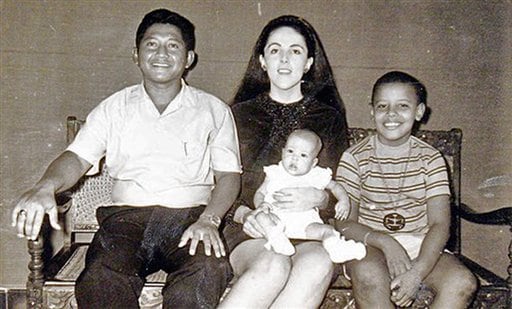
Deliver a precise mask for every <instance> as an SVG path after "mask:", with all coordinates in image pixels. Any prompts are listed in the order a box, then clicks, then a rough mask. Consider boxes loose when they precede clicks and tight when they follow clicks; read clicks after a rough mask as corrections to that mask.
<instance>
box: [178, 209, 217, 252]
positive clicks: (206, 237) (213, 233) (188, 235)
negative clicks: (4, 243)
mask: <svg viewBox="0 0 512 309" xmlns="http://www.w3.org/2000/svg"><path fill="white" fill-rule="evenodd" d="M189 239H190V240H191V241H190V249H189V251H188V252H189V254H190V255H195V254H196V249H197V245H198V244H199V242H200V241H202V242H203V245H204V253H205V254H206V255H207V256H210V255H211V254H212V251H211V250H212V247H213V251H214V252H215V256H216V257H221V256H226V250H225V248H224V244H223V243H222V239H221V238H220V235H219V231H218V230H217V226H216V225H215V224H214V223H213V222H211V221H209V220H207V219H204V218H201V217H200V218H199V220H197V221H196V222H195V223H193V224H192V225H191V226H189V227H188V228H187V229H186V230H185V232H184V233H183V235H182V236H181V240H180V243H179V245H178V247H180V248H182V247H184V246H185V245H186V244H187V242H188V240H189Z"/></svg>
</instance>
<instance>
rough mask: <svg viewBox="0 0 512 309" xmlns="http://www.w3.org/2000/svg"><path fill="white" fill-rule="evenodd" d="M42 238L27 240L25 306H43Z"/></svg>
mask: <svg viewBox="0 0 512 309" xmlns="http://www.w3.org/2000/svg"><path fill="white" fill-rule="evenodd" d="M43 250H44V248H43V239H42V237H38V238H37V239H36V240H29V241H28V253H29V254H30V262H29V264H28V269H29V275H28V281H27V308H36V309H40V308H41V309H42V308H43V284H44V273H43V267H44V263H43Z"/></svg>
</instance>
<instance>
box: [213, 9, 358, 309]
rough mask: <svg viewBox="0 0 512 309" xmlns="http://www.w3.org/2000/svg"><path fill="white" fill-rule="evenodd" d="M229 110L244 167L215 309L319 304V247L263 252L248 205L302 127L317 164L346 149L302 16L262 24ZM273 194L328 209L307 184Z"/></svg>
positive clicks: (322, 195) (322, 265)
mask: <svg viewBox="0 0 512 309" xmlns="http://www.w3.org/2000/svg"><path fill="white" fill-rule="evenodd" d="M232 110H233V114H234V116H235V120H236V123H237V128H238V136H239V142H240V147H241V159H242V165H243V171H244V172H243V174H242V190H241V194H240V197H239V199H238V201H237V203H236V205H235V207H234V209H233V211H232V215H233V217H234V218H233V221H234V222H230V223H229V222H228V224H227V225H226V228H225V230H224V234H225V236H226V241H227V243H228V247H229V248H230V251H231V255H230V261H231V265H232V266H233V270H234V273H235V277H236V280H237V281H236V283H235V284H234V285H233V287H232V289H231V291H230V293H229V294H228V295H227V296H226V297H225V299H224V301H223V303H221V305H220V307H224V308H244V307H253V308H268V307H290V308H291V307H301V308H305V307H306V308H307V307H311V308H314V307H318V306H319V305H320V303H321V301H322V299H323V296H324V294H325V292H326V290H327V288H328V286H329V283H330V282H331V277H332V273H333V264H332V263H331V260H330V259H329V256H328V254H327V252H325V250H324V249H323V248H322V244H321V243H320V242H318V241H300V240H299V241H296V242H295V247H296V253H295V254H294V255H293V256H285V255H281V254H278V253H275V252H273V251H269V250H266V249H264V246H263V244H264V243H265V239H264V238H262V237H263V230H262V229H261V226H259V224H258V218H257V215H258V214H261V211H258V210H255V209H254V205H253V197H254V193H255V191H256V190H257V188H258V187H259V185H260V184H261V183H262V181H263V179H264V177H265V174H264V172H263V166H266V165H269V164H277V163H278V162H279V160H280V159H281V150H282V148H283V146H284V144H285V142H286V138H287V137H288V135H289V134H290V133H291V132H292V131H294V130H296V129H309V130H311V131H314V132H315V133H316V134H317V135H318V136H320V138H321V139H322V142H323V148H322V150H321V152H320V154H319V157H318V158H319V163H318V164H319V165H321V166H324V167H329V168H331V169H332V170H333V171H335V170H336V167H337V164H338V161H339V158H340V156H341V154H342V152H343V151H344V150H345V149H346V148H347V146H348V142H347V136H346V134H347V124H346V119H345V109H344V106H343V102H342V100H341V98H340V95H339V93H338V90H337V88H336V84H335V81H334V77H333V73H332V69H331V67H330V65H329V62H328V60H327V57H326V55H325V51H324V49H323V47H322V44H321V42H320V40H319V38H318V35H317V34H316V32H315V30H314V29H313V27H312V26H311V25H310V24H309V23H308V22H307V21H306V20H304V19H302V18H300V17H296V16H288V15H287V16H281V17H278V18H276V19H273V20H272V21H270V22H269V23H268V24H267V25H266V26H265V27H264V29H263V30H262V32H261V34H260V36H259V38H258V40H257V42H256V45H255V47H254V50H253V53H252V56H251V59H250V61H249V64H248V67H247V70H246V72H245V75H244V78H243V80H242V82H241V84H240V86H239V89H238V91H237V93H236V95H235V98H234V100H233V102H232ZM275 199H276V200H277V202H276V207H280V208H290V209H291V208H293V209H301V210H306V209H311V208H314V207H317V208H320V209H325V208H328V206H327V205H328V202H327V201H328V194H327V193H326V192H325V191H322V190H318V189H315V188H312V187H311V188H285V189H282V190H281V191H280V194H278V195H276V196H275ZM267 215H268V216H269V217H271V219H273V220H275V218H274V217H272V215H271V214H267ZM242 226H243V227H242ZM242 229H243V231H244V232H245V233H244V232H242Z"/></svg>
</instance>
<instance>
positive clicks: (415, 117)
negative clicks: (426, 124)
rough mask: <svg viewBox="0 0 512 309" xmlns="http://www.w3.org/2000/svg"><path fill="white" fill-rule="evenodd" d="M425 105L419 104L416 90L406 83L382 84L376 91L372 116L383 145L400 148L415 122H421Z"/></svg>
mask: <svg viewBox="0 0 512 309" xmlns="http://www.w3.org/2000/svg"><path fill="white" fill-rule="evenodd" d="M424 112H425V104H423V103H421V102H418V96H417V95H416V92H415V91H414V88H413V87H412V86H410V85H407V84H404V83H398V82H397V83H387V84H382V85H381V86H379V88H378V89H377V90H376V92H375V95H374V98H373V102H372V109H371V114H372V116H373V117H374V120H375V125H376V128H377V133H378V136H379V140H380V142H381V143H383V144H385V145H390V146H398V145H401V144H403V143H405V142H406V141H407V140H408V139H409V136H410V135H411V132H412V128H413V126H414V122H415V121H419V120H421V118H422V117H423V113H424Z"/></svg>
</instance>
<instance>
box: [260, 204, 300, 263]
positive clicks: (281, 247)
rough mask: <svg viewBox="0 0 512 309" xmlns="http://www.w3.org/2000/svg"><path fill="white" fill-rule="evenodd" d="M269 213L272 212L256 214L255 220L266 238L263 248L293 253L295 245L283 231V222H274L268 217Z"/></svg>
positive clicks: (286, 253) (282, 252)
mask: <svg viewBox="0 0 512 309" xmlns="http://www.w3.org/2000/svg"><path fill="white" fill-rule="evenodd" d="M271 215H272V213H265V212H260V213H259V214H257V215H256V220H258V223H259V224H260V225H261V226H262V227H263V230H264V233H265V238H266V239H267V243H266V244H265V248H266V249H268V250H274V252H276V253H280V254H283V255H288V256H290V255H293V254H294V253H295V247H294V246H293V245H292V243H291V242H290V240H289V239H288V237H287V236H286V234H285V233H284V228H285V227H284V224H282V223H281V222H279V223H278V224H276V223H275V221H274V220H272V218H271V217H270V216H271Z"/></svg>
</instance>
